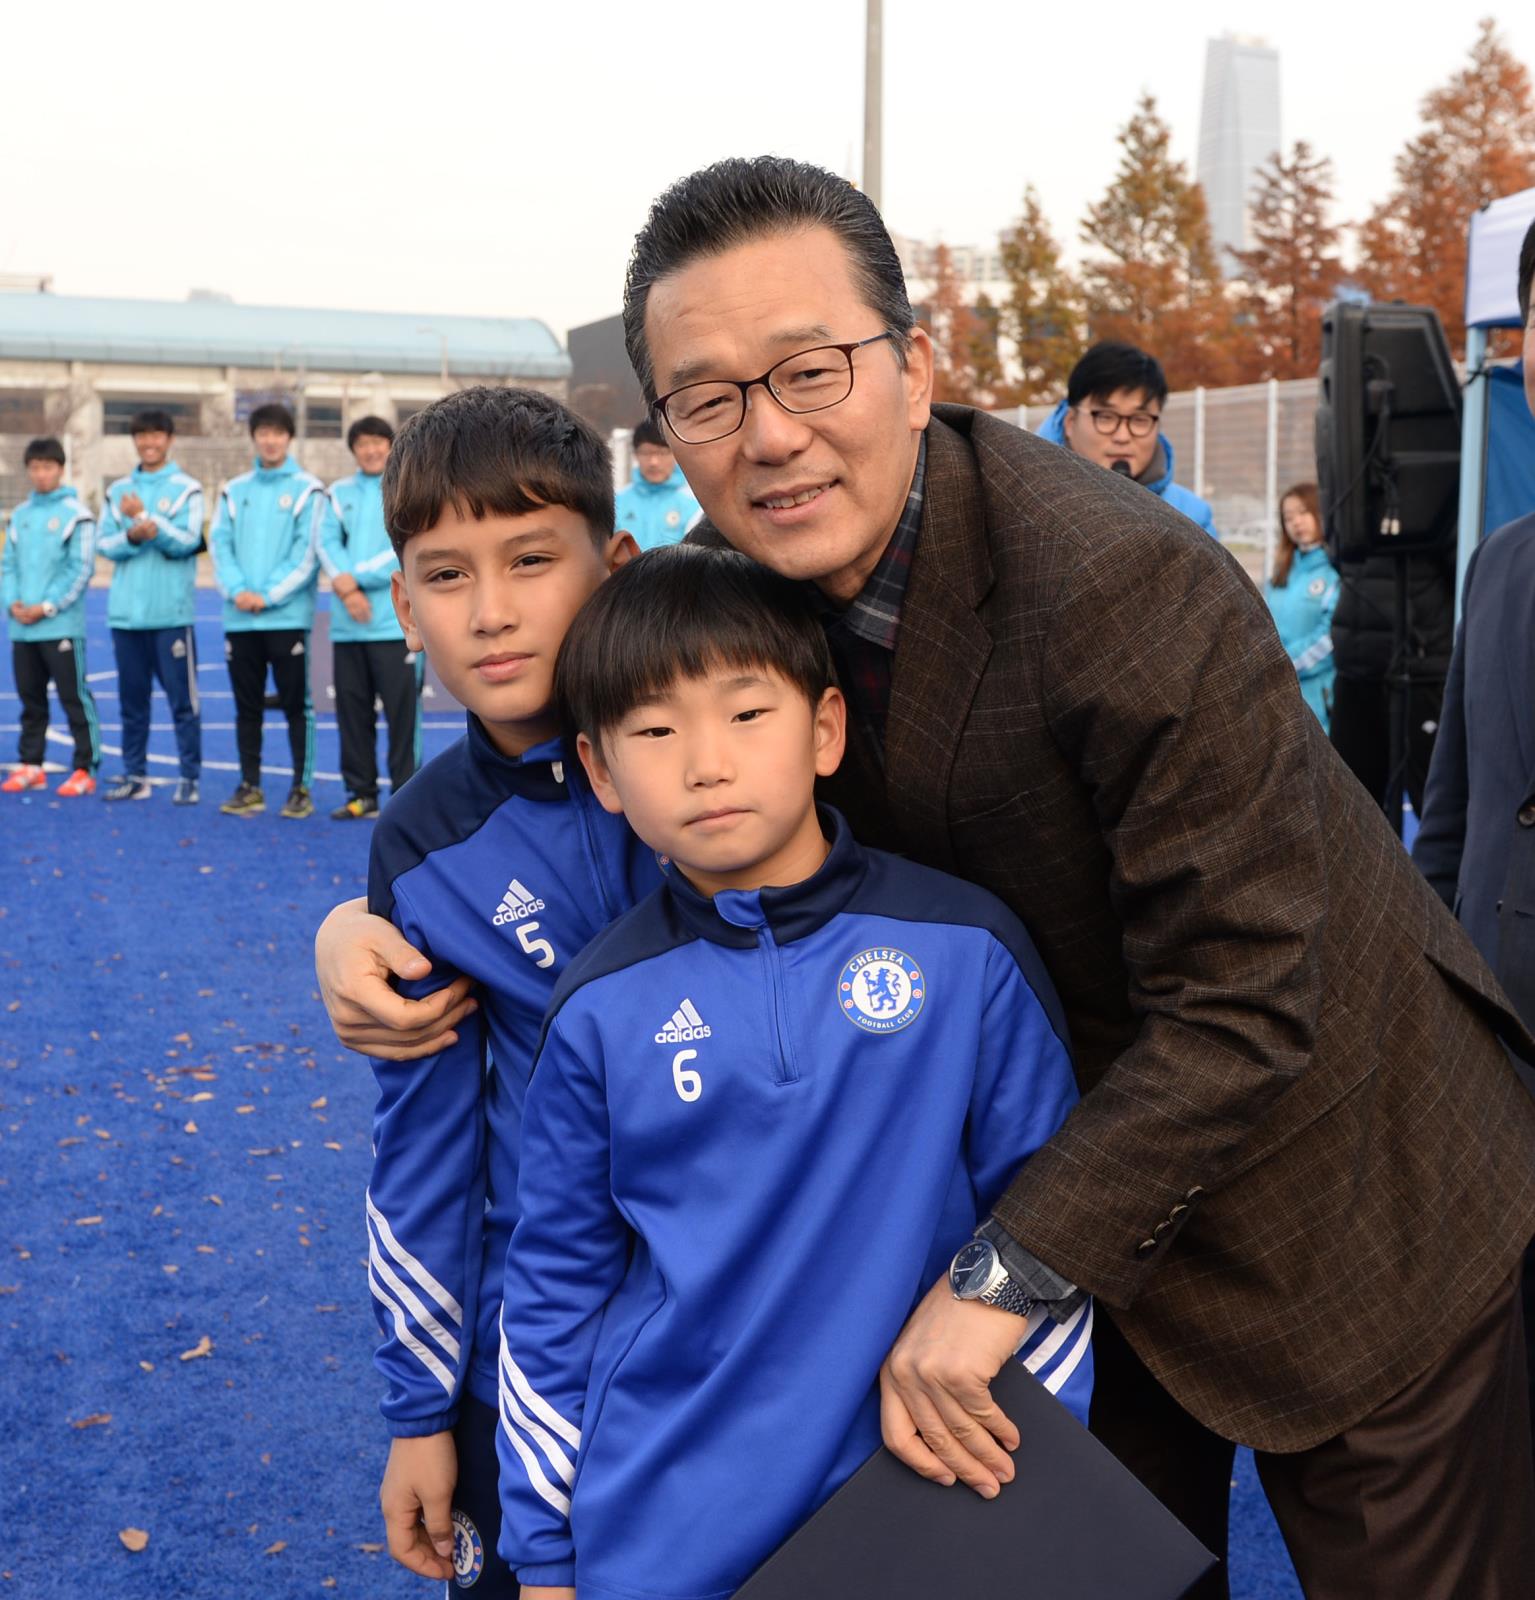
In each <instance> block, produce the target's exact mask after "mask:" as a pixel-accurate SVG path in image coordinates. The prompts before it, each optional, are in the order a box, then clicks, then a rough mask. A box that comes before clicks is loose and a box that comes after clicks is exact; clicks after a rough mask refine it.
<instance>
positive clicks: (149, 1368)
mask: <svg viewBox="0 0 1535 1600" xmlns="http://www.w3.org/2000/svg"><path fill="white" fill-rule="evenodd" d="M139 1366H140V1367H142V1368H143V1370H144V1371H145V1372H153V1371H154V1370H155V1364H154V1362H153V1361H141V1362H139Z"/></svg>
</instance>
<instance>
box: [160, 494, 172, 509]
mask: <svg viewBox="0 0 1535 1600" xmlns="http://www.w3.org/2000/svg"><path fill="white" fill-rule="evenodd" d="M159 508H160V510H161V511H169V510H170V508H171V497H170V496H169V495H161V496H160V500H159Z"/></svg>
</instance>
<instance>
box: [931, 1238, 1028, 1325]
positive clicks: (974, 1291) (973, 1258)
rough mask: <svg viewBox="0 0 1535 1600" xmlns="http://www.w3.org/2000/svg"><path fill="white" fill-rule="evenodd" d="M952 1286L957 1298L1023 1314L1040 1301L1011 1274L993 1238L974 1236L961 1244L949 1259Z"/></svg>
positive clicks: (1026, 1314) (1026, 1313)
mask: <svg viewBox="0 0 1535 1600" xmlns="http://www.w3.org/2000/svg"><path fill="white" fill-rule="evenodd" d="M949 1287H950V1288H951V1289H952V1290H953V1291H954V1298H955V1299H956V1300H979V1301H981V1303H982V1304H983V1305H988V1306H996V1307H997V1309H998V1310H999V1311H1011V1312H1012V1313H1013V1314H1014V1315H1015V1316H1019V1317H1026V1316H1028V1314H1029V1313H1030V1312H1031V1311H1032V1310H1033V1309H1034V1307H1035V1306H1036V1305H1037V1304H1038V1301H1037V1300H1035V1298H1034V1296H1033V1295H1031V1294H1030V1293H1029V1292H1028V1290H1027V1289H1025V1288H1023V1286H1022V1285H1021V1284H1016V1283H1014V1282H1013V1280H1012V1279H1011V1278H1010V1277H1008V1275H1007V1268H1006V1267H1004V1266H1003V1265H1002V1257H1001V1256H999V1255H998V1254H997V1247H996V1246H995V1245H994V1244H993V1243H992V1242H991V1240H990V1239H972V1240H971V1241H970V1243H969V1244H967V1245H961V1246H960V1249H959V1253H958V1254H957V1255H956V1256H955V1257H954V1259H953V1260H952V1261H951V1262H950V1263H949Z"/></svg>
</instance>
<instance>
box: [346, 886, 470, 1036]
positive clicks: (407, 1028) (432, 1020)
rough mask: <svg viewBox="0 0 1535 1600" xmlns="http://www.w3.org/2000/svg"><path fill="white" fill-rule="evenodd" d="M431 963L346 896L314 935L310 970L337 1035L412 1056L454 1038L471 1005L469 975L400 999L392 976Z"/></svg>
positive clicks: (419, 971)
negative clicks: (421, 995) (434, 990)
mask: <svg viewBox="0 0 1535 1600" xmlns="http://www.w3.org/2000/svg"><path fill="white" fill-rule="evenodd" d="M431 970H432V964H431V962H430V961H428V960H427V959H426V957H425V956H423V955H422V954H421V952H420V951H419V950H417V949H416V948H415V946H414V945H411V944H408V943H407V942H406V940H405V938H404V936H403V935H402V934H401V933H400V931H399V929H398V928H396V927H395V925H394V924H393V923H392V922H388V921H386V920H385V919H384V918H383V917H375V916H372V915H370V913H369V911H368V902H367V901H366V900H363V899H357V900H344V901H342V903H341V904H340V905H339V906H336V907H335V908H334V909H333V910H332V911H331V912H330V914H329V915H328V916H327V917H326V919H325V920H324V922H322V923H321V924H320V927H319V931H318V932H317V933H316V934H315V936H314V973H315V977H316V978H317V979H318V981H319V985H320V998H321V1000H322V1001H323V1002H324V1004H325V1009H326V1011H327V1013H329V1016H330V1025H331V1027H333V1028H334V1029H335V1030H336V1037H337V1038H338V1039H339V1040H340V1041H341V1042H342V1044H344V1045H345V1046H346V1047H347V1049H349V1050H358V1051H361V1052H362V1054H363V1055H369V1056H377V1057H379V1059H381V1060H383V1061H414V1060H416V1059H417V1057H419V1056H429V1055H435V1054H436V1052H437V1051H439V1050H445V1049H446V1048H447V1047H448V1046H449V1045H450V1044H455V1043H457V1041H458V1035H457V1034H456V1033H454V1032H453V1029H454V1028H455V1027H457V1026H458V1024H459V1023H460V1022H462V1021H463V1019H464V1018H465V1017H467V1016H468V1015H469V1014H470V1012H472V1011H473V1010H474V1009H475V1006H476V1004H477V1002H476V1001H475V999H474V997H473V996H472V995H471V994H470V993H469V989H470V983H469V979H468V978H456V979H455V980H454V981H453V982H452V983H450V984H448V985H447V986H446V987H445V988H442V989H439V990H438V991H437V993H436V994H431V995H428V996H427V997H426V998H425V999H424V1000H406V999H403V998H402V997H401V996H400V995H398V994H396V993H395V992H394V990H393V989H392V988H390V986H389V980H390V978H391V977H396V978H425V977H426V976H428V975H429V974H430V972H431Z"/></svg>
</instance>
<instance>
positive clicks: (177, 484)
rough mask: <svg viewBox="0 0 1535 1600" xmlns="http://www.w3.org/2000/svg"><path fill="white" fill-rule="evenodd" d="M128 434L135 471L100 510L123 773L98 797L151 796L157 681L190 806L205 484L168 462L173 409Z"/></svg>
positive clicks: (195, 766)
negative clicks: (111, 567)
mask: <svg viewBox="0 0 1535 1600" xmlns="http://www.w3.org/2000/svg"><path fill="white" fill-rule="evenodd" d="M129 432H130V433H131V434H132V435H133V448H134V449H135V450H136V451H137V452H138V457H139V464H138V466H137V467H136V468H135V469H134V471H132V472H131V473H130V474H129V475H128V476H127V477H126V478H119V479H118V480H117V482H116V483H114V484H113V485H112V486H111V488H109V489H108V490H107V493H106V500H105V502H104V503H103V505H102V508H101V542H100V546H99V548H100V550H101V553H102V555H104V556H108V557H110V558H111V560H112V561H113V562H115V563H116V570H115V571H114V572H113V574H112V593H111V596H110V598H109V599H108V601H107V621H108V623H109V624H110V625H111V628H112V648H113V651H114V653H115V654H116V656H117V696H118V704H119V706H120V708H121V710H122V717H123V774H122V776H121V777H120V778H119V779H118V780H117V782H116V783H114V784H112V785H111V786H110V787H109V788H108V789H107V790H106V792H105V794H104V795H103V798H104V799H106V800H147V799H148V798H149V792H150V791H149V699H150V694H151V691H152V690H153V688H154V682H155V679H156V678H158V679H159V680H160V687H161V688H162V689H163V690H164V691H165V698H166V699H167V700H169V701H170V706H171V717H172V720H173V722H174V724H175V728H176V753H177V755H178V756H179V758H180V766H181V777H180V780H179V781H178V782H177V784H176V792H175V794H174V795H173V796H172V800H173V802H174V803H175V804H176V805H178V806H191V805H196V804H197V801H198V792H197V782H198V778H199V777H200V775H201V773H202V716H201V713H200V712H199V709H198V695H197V635H196V629H195V627H194V626H193V624H194V623H195V622H196V620H197V609H196V608H197V552H198V550H199V549H200V548H201V546H202V542H203V486H202V485H201V484H200V483H199V482H198V481H197V479H196V478H191V477H188V476H187V474H186V473H184V472H183V471H182V470H181V468H180V467H178V466H177V465H176V464H175V462H174V461H172V460H171V459H170V453H171V444H172V442H173V440H174V438H175V433H176V422H175V419H174V418H173V417H172V416H171V414H170V412H169V411H164V410H160V409H157V408H151V409H150V410H148V411H141V412H139V414H138V415H137V416H136V417H134V419H133V421H132V423H131V424H130V425H129Z"/></svg>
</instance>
